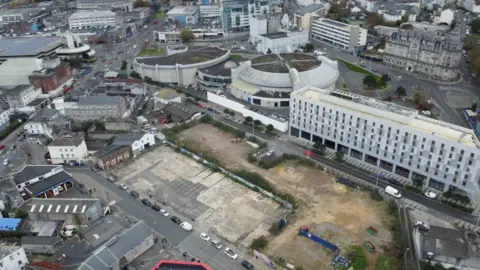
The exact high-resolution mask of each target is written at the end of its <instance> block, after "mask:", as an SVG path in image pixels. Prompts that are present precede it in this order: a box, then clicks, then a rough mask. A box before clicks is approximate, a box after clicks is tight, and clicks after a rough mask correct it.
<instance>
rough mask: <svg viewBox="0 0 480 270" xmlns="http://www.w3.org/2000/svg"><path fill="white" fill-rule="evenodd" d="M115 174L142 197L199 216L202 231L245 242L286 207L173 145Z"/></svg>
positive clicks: (188, 215)
mask: <svg viewBox="0 0 480 270" xmlns="http://www.w3.org/2000/svg"><path fill="white" fill-rule="evenodd" d="M113 173H114V174H115V175H116V176H117V177H118V179H119V182H121V183H125V184H126V185H127V186H128V187H131V188H132V189H133V190H136V191H138V192H139V193H140V194H141V197H147V198H148V196H149V195H151V196H152V197H151V199H152V200H155V202H156V203H157V204H159V205H161V204H162V202H165V204H166V205H168V206H170V207H172V208H173V209H174V210H175V211H176V212H178V213H180V214H182V215H183V216H184V218H186V219H187V220H189V219H191V220H194V221H195V222H194V224H195V227H196V229H197V230H198V231H204V232H211V233H215V234H217V235H218V236H220V237H223V238H225V239H227V240H228V241H230V242H232V243H236V244H240V245H244V246H248V244H250V243H251V241H252V239H254V238H255V237H258V236H259V235H263V234H266V233H267V231H268V227H269V226H270V224H272V222H274V221H275V220H279V219H280V217H281V216H283V215H284V214H285V212H286V210H285V209H283V208H280V207H279V205H278V204H277V203H276V202H274V201H272V200H270V199H265V198H263V197H262V196H260V195H259V194H258V193H256V192H254V191H252V190H250V189H248V188H246V187H244V186H242V185H240V184H238V183H235V182H234V181H232V180H231V179H230V178H228V177H225V176H224V175H223V174H220V173H217V172H213V171H212V170H210V169H209V168H207V167H205V166H204V165H203V164H201V163H198V162H197V161H195V160H194V159H192V158H190V157H187V156H185V155H183V154H180V153H176V152H175V151H174V150H173V149H172V148H170V147H167V146H161V147H159V148H156V149H154V150H152V151H150V152H148V153H146V154H144V155H142V156H140V157H138V159H137V160H136V161H135V162H132V163H130V164H128V165H126V166H125V167H123V168H117V169H116V170H115V171H113Z"/></svg>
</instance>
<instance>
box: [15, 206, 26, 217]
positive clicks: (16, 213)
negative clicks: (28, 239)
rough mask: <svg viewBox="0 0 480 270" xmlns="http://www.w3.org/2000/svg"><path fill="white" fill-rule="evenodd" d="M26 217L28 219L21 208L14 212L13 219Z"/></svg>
mask: <svg viewBox="0 0 480 270" xmlns="http://www.w3.org/2000/svg"><path fill="white" fill-rule="evenodd" d="M26 217H28V214H27V212H25V210H23V209H22V208H17V210H16V211H15V218H21V219H24V218H26Z"/></svg>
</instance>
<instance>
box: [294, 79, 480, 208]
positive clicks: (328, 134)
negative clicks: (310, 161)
mask: <svg viewBox="0 0 480 270" xmlns="http://www.w3.org/2000/svg"><path fill="white" fill-rule="evenodd" d="M290 135H291V136H294V137H297V138H301V139H305V140H307V141H311V142H320V143H323V144H324V145H325V146H326V147H328V148H332V149H334V150H335V151H341V152H343V153H345V155H348V156H350V157H353V158H356V159H359V160H361V161H363V162H366V163H369V164H371V165H375V166H378V167H380V168H382V169H384V170H386V171H389V172H391V173H393V174H396V175H399V176H401V177H404V178H406V179H409V180H411V181H413V182H416V183H419V182H421V183H422V184H424V185H427V186H428V187H430V188H432V189H436V190H438V191H440V192H445V191H447V190H448V189H449V188H453V189H457V190H460V191H464V192H465V193H468V194H469V195H470V197H471V198H472V199H474V200H478V199H479V198H480V196H479V195H480V193H479V189H478V179H479V177H480V151H479V148H480V141H479V140H478V138H477V137H476V136H475V133H474V132H473V130H471V129H467V128H463V127H460V126H456V125H452V124H449V123H446V122H442V121H438V120H434V119H432V118H429V117H426V116H422V115H419V113H418V111H417V110H414V109H410V108H406V107H402V106H398V105H395V104H392V103H387V102H383V101H379V100H375V99H372V98H369V97H364V96H360V95H356V94H351V93H348V92H343V91H338V90H334V91H329V90H324V89H319V88H313V87H305V88H303V89H300V90H298V91H295V92H293V93H292V94H291V101H290Z"/></svg>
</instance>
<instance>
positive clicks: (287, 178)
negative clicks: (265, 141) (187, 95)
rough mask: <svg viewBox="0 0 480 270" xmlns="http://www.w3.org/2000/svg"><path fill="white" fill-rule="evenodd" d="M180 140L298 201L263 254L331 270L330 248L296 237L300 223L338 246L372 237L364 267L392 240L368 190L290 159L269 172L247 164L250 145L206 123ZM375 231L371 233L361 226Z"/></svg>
mask: <svg viewBox="0 0 480 270" xmlns="http://www.w3.org/2000/svg"><path fill="white" fill-rule="evenodd" d="M181 139H182V140H184V142H186V143H188V144H190V146H195V147H197V149H200V150H201V151H203V152H209V153H210V154H211V155H213V156H214V157H215V158H216V159H217V160H219V161H220V162H221V163H222V165H223V166H225V167H227V168H229V169H236V170H238V169H243V170H247V171H255V172H257V173H259V174H261V175H263V176H264V177H265V178H266V179H267V180H269V181H270V182H272V183H273V184H275V185H276V187H277V188H278V189H280V190H282V191H286V192H288V193H290V194H292V195H294V196H295V198H297V200H300V201H301V204H300V205H301V206H300V208H299V209H298V210H296V212H295V215H294V217H293V219H292V220H290V221H289V225H288V226H287V227H286V229H285V230H284V231H283V232H282V233H281V234H280V235H279V236H277V237H274V238H272V239H271V240H270V243H269V245H268V248H267V250H266V253H267V254H268V255H270V257H271V258H273V257H275V256H281V257H283V258H284V259H285V260H286V261H287V262H289V263H291V264H293V265H302V266H303V267H304V268H305V269H312V270H317V269H331V266H329V264H330V262H331V260H332V252H331V251H329V250H327V249H326V248H323V247H322V246H320V245H319V244H316V243H314V242H313V241H311V240H310V239H307V238H305V237H303V236H299V235H298V229H299V228H300V227H301V226H303V225H308V226H311V227H312V233H313V234H316V235H318V236H320V237H322V238H324V239H326V240H328V241H330V242H332V243H334V244H336V245H337V246H339V247H340V248H341V250H343V249H344V248H345V247H347V246H350V245H363V243H364V242H365V241H371V242H372V243H373V244H374V245H375V246H376V248H377V253H376V254H375V255H370V254H369V255H367V258H368V261H369V269H375V263H376V260H377V259H378V257H379V255H380V254H382V253H383V247H386V246H388V245H389V243H390V242H391V239H392V236H391V234H390V232H389V230H388V225H389V223H390V222H389V217H388V215H387V213H386V211H385V206H384V205H383V204H381V203H378V202H376V201H373V200H371V199H370V196H369V195H368V194H367V193H363V192H360V191H355V190H351V189H349V188H347V187H346V186H344V185H341V184H337V183H335V181H334V178H333V177H331V176H329V175H327V174H325V173H324V172H323V171H321V170H319V169H317V168H311V167H306V166H304V165H302V164H299V163H298V162H296V161H290V162H287V163H285V164H282V165H280V166H277V167H275V168H273V169H270V170H265V169H262V168H259V167H257V166H256V165H254V164H251V163H249V162H248V160H247V156H248V153H249V152H250V151H251V150H252V147H251V146H250V145H248V144H247V143H246V142H237V143H233V141H234V139H235V138H234V137H233V136H232V135H230V134H228V133H225V132H222V131H220V130H218V129H216V128H215V127H213V126H210V125H204V124H201V125H196V126H194V127H192V128H190V129H188V130H185V131H184V132H183V133H182V134H181ZM369 226H372V227H374V228H375V229H377V230H378V234H377V235H376V236H371V235H369V234H368V233H367V232H366V229H367V228H368V227H369Z"/></svg>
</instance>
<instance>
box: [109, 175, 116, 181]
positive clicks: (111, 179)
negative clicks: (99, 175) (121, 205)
mask: <svg viewBox="0 0 480 270" xmlns="http://www.w3.org/2000/svg"><path fill="white" fill-rule="evenodd" d="M107 179H108V181H110V182H115V177H113V176H111V175H110V176H109V177H108V178H107Z"/></svg>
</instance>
